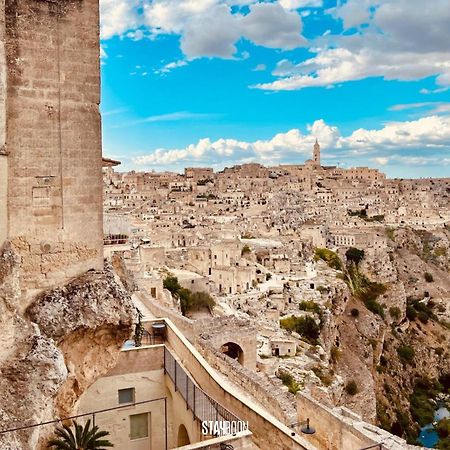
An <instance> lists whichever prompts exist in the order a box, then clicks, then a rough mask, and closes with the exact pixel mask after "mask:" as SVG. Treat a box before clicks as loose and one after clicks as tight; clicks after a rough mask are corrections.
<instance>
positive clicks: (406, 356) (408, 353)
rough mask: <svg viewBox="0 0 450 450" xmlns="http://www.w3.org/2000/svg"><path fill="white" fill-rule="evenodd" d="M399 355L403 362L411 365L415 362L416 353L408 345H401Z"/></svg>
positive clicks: (398, 349)
mask: <svg viewBox="0 0 450 450" xmlns="http://www.w3.org/2000/svg"><path fill="white" fill-rule="evenodd" d="M397 354H398V356H399V358H400V360H401V361H402V362H404V363H408V364H409V363H411V362H412V361H413V360H414V356H415V351H414V349H413V348H412V347H409V346H408V345H401V346H400V347H397Z"/></svg>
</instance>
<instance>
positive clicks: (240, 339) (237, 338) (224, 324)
mask: <svg viewBox="0 0 450 450" xmlns="http://www.w3.org/2000/svg"><path fill="white" fill-rule="evenodd" d="M195 325H196V329H197V331H198V334H199V337H200V338H201V339H203V340H204V341H208V342H209V343H210V344H211V345H212V346H213V347H214V348H215V349H217V350H220V348H221V347H222V346H223V345H224V344H227V343H228V342H234V343H235V344H238V345H239V347H241V349H242V351H243V353H244V361H243V365H244V366H245V367H246V368H247V369H250V370H256V334H257V333H256V328H254V327H253V326H252V325H251V322H250V321H249V320H244V319H238V318H236V317H233V316H224V317H215V318H214V319H207V320H205V321H197V322H196V324H195Z"/></svg>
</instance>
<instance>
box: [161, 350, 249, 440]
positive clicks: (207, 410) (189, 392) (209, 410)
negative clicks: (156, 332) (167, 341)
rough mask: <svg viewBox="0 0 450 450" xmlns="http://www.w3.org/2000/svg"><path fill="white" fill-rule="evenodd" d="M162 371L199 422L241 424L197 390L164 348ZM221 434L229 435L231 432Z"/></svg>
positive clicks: (223, 408)
mask: <svg viewBox="0 0 450 450" xmlns="http://www.w3.org/2000/svg"><path fill="white" fill-rule="evenodd" d="M164 371H165V373H166V374H167V375H168V377H169V378H170V379H171V380H172V382H173V384H174V385H175V390H176V391H178V392H179V393H180V395H181V396H182V397H183V399H184V401H185V402H186V405H187V407H188V409H190V410H191V411H192V413H193V414H194V417H195V419H197V420H199V421H200V422H215V423H216V422H228V423H230V424H231V423H233V424H242V423H243V422H242V421H241V420H240V419H239V418H238V417H236V416H235V415H234V414H233V413H232V412H230V411H228V409H226V408H225V407H224V406H222V405H221V404H220V403H218V402H216V401H215V400H214V399H213V398H211V397H210V396H209V395H208V394H206V392H204V391H203V390H202V389H201V388H199V387H198V386H197V385H196V384H195V383H194V381H193V380H192V379H191V378H190V376H189V375H188V374H187V373H186V372H185V370H184V369H183V367H182V366H181V365H180V364H179V363H178V361H177V360H176V359H175V358H174V357H173V355H172V353H171V352H170V351H169V350H168V349H167V347H165V348H164ZM238 431H241V430H238ZM221 434H222V435H225V434H231V432H229V433H227V432H224V433H221Z"/></svg>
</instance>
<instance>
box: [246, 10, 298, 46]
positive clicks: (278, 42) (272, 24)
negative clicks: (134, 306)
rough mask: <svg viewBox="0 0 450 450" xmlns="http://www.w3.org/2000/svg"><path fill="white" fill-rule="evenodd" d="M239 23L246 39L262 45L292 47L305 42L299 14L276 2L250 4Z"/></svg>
mask: <svg viewBox="0 0 450 450" xmlns="http://www.w3.org/2000/svg"><path fill="white" fill-rule="evenodd" d="M241 25H242V34H243V35H244V36H245V37H246V38H247V39H249V40H250V41H252V42H254V43H255V44H258V45H262V46H264V47H270V48H281V49H293V48H297V47H300V46H302V45H305V43H306V40H305V38H303V37H302V36H301V32H302V20H301V17H300V15H299V14H298V13H297V12H295V11H288V10H286V9H284V8H283V7H282V6H281V5H280V4H278V3H256V4H254V5H252V6H251V7H250V12H249V14H247V15H246V16H244V17H242V18H241Z"/></svg>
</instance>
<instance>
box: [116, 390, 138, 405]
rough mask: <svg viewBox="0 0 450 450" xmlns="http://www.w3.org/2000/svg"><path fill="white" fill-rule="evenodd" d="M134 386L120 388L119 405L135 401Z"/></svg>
mask: <svg viewBox="0 0 450 450" xmlns="http://www.w3.org/2000/svg"><path fill="white" fill-rule="evenodd" d="M134 401H135V400H134V388H126V389H119V405H124V404H127V403H134Z"/></svg>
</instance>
